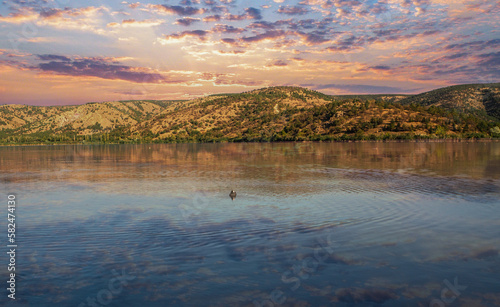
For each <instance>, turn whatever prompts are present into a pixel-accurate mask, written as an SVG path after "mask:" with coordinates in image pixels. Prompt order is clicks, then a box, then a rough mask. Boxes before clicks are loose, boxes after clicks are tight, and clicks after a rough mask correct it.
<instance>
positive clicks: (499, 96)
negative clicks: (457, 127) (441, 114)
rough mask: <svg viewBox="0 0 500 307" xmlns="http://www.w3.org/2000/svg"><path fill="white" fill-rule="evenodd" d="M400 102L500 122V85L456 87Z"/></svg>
mask: <svg viewBox="0 0 500 307" xmlns="http://www.w3.org/2000/svg"><path fill="white" fill-rule="evenodd" d="M399 102H400V103H401V104H403V105H408V104H412V103H415V104H419V105H424V106H441V107H444V108H447V109H454V110H457V111H461V112H472V113H475V114H478V115H487V116H491V117H494V118H496V119H498V120H500V83H489V84H464V85H455V86H450V87H445V88H440V89H437V90H433V91H430V92H426V93H422V94H418V95H413V96H408V97H406V98H403V99H401V100H400V101H399Z"/></svg>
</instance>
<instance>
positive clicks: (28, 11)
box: [0, 8, 39, 24]
mask: <svg viewBox="0 0 500 307" xmlns="http://www.w3.org/2000/svg"><path fill="white" fill-rule="evenodd" d="M38 16H39V14H38V13H37V12H36V11H35V10H33V9H32V8H22V9H20V10H18V12H16V13H10V14H9V15H8V16H1V15H0V22H5V23H13V24H21V23H25V22H30V21H33V20H36V19H38Z"/></svg>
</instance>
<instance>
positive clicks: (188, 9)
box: [147, 4, 207, 16]
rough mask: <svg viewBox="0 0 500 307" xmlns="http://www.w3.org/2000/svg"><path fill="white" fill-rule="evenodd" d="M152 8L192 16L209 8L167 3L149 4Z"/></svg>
mask: <svg viewBox="0 0 500 307" xmlns="http://www.w3.org/2000/svg"><path fill="white" fill-rule="evenodd" d="M147 7H148V8H149V9H150V10H152V11H154V12H157V13H160V14H167V15H179V16H192V15H199V14H204V13H205V12H206V11H207V10H206V9H200V8H195V7H192V6H180V5H166V4H149V5H148V6H147Z"/></svg>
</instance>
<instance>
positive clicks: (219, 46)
mask: <svg viewBox="0 0 500 307" xmlns="http://www.w3.org/2000/svg"><path fill="white" fill-rule="evenodd" d="M4 4H5V5H4V6H2V7H1V8H0V32H1V34H2V35H3V37H6V38H7V39H6V40H3V41H1V42H0V50H1V51H2V52H0V78H1V79H2V81H4V82H3V83H5V84H7V83H9V84H11V85H13V86H16V84H17V86H18V87H20V86H22V85H21V84H19V83H16V82H15V81H14V80H23V81H24V82H27V81H29V83H33V84H39V87H40V88H47V85H49V86H48V87H49V88H50V87H52V89H53V91H52V92H51V93H53V92H54V91H55V92H56V93H57V91H58V90H59V89H60V88H64V89H67V88H74V89H75V90H77V89H80V90H82V86H81V82H82V81H81V80H83V79H86V78H92V80H93V81H92V82H93V83H92V84H93V86H98V84H99V80H102V81H101V82H102V84H101V86H98V88H99V91H98V92H96V95H102V93H103V92H106V93H107V94H109V97H111V98H112V97H113V94H112V93H116V92H130V91H127V90H122V89H121V88H120V87H123V82H129V83H131V84H156V85H158V86H157V87H156V88H155V91H154V92H152V91H145V90H141V91H135V92H140V93H144V97H145V98H146V97H166V96H168V97H174V96H176V95H177V96H179V97H180V96H182V95H180V92H179V89H178V88H176V89H175V90H174V89H173V88H172V86H171V85H173V84H182V85H183V86H184V87H183V89H182V92H184V93H186V94H188V95H194V96H196V95H204V94H210V93H216V92H219V91H223V92H228V91H235V92H238V91H241V90H246V89H247V88H248V87H259V86H272V85H308V86H309V87H311V88H315V89H320V90H322V91H324V92H326V93H331V94H334V93H391V92H401V93H407V92H412V91H413V92H414V91H417V90H430V89H433V88H437V87H441V86H446V85H451V84H457V83H477V82H498V79H499V78H500V73H499V71H500V55H499V52H498V48H499V44H500V32H498V30H497V29H498V28H500V21H499V19H498V17H497V16H499V15H500V4H499V3H498V2H497V1H493V0H486V1H475V0H472V1H453V2H450V1H445V0H416V1H407V0H388V1H375V2H365V1H357V0H297V1H293V0H291V1H281V0H280V1H277V0H275V1H255V2H252V5H251V6H244V5H242V4H241V3H240V2H237V1H232V0H171V1H167V2H163V1H148V2H126V1H123V2H121V3H108V2H106V1H101V2H99V1H98V2H93V5H92V6H85V5H84V4H79V5H77V4H73V6H70V4H69V3H68V4H66V5H65V6H62V7H60V6H58V5H57V3H56V2H52V1H44V0H29V1H28V0H27V1H19V0H6V1H4ZM117 58H120V59H125V60H118V61H116V60H113V59H117ZM172 72H177V73H172ZM187 72H189V73H187ZM63 75H66V76H71V77H72V78H76V79H74V81H73V83H71V82H70V81H69V80H67V81H66V82H67V84H65V85H64V86H61V85H58V84H56V83H54V82H56V81H54V80H55V79H54V78H56V77H57V76H63ZM12 76H14V78H13V77H12ZM16 76H17V78H16ZM200 76H210V77H209V78H208V77H200ZM7 80H8V81H7ZM57 80H59V79H57ZM72 80H73V79H72ZM57 82H61V81H57ZM79 82H80V83H79ZM113 86H116V87H117V88H113ZM222 87H223V88H222ZM2 88H3V89H4V90H3V91H2V94H3V95H2V98H0V103H11V102H13V101H12V100H13V99H14V98H15V97H16V95H21V94H20V93H19V92H18V91H14V90H12V91H10V90H9V88H11V87H10V86H3V87H2ZM33 88H36V86H35V87H33ZM63 94H64V93H61V95H62V96H64V95H63ZM22 95H24V97H22V98H23V101H28V102H29V101H36V102H37V103H41V102H39V99H40V98H39V97H40V95H39V94H37V93H34V92H33V93H32V92H30V91H29V90H26V91H24V92H22ZM52 96H53V95H52ZM98 99H99V97H95V98H94V99H92V100H98ZM47 103H49V102H47Z"/></svg>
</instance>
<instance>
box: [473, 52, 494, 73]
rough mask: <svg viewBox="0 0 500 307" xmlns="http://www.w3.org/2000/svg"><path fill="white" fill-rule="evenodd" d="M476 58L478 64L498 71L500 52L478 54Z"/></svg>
mask: <svg viewBox="0 0 500 307" xmlns="http://www.w3.org/2000/svg"><path fill="white" fill-rule="evenodd" d="M477 57H478V58H479V59H480V62H479V63H480V64H481V65H482V66H485V67H488V68H489V69H497V70H500V51H498V52H491V53H486V54H480V55H478V56H477Z"/></svg>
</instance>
